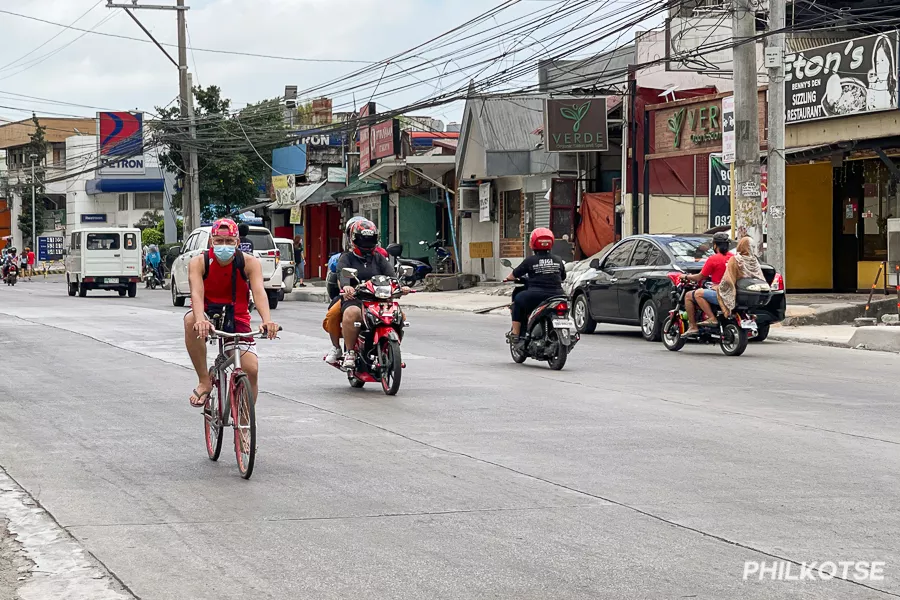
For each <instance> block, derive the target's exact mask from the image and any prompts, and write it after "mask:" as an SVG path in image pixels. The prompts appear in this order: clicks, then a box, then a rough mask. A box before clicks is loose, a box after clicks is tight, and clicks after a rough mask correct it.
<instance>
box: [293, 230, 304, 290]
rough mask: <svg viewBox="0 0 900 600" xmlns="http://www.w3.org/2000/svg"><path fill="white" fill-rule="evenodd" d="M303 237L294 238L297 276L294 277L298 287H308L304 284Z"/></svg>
mask: <svg viewBox="0 0 900 600" xmlns="http://www.w3.org/2000/svg"><path fill="white" fill-rule="evenodd" d="M304 266H305V265H304V263H303V236H300V235H295V236H294V272H295V273H296V276H295V277H294V281H295V282H296V283H295V284H294V285H295V286H296V287H306V284H305V283H303V268H304Z"/></svg>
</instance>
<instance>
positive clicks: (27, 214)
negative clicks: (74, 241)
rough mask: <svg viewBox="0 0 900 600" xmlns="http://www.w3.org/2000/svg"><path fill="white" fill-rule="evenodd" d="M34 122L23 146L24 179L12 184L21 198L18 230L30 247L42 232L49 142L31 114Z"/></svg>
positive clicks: (42, 127) (43, 128) (32, 246)
mask: <svg viewBox="0 0 900 600" xmlns="http://www.w3.org/2000/svg"><path fill="white" fill-rule="evenodd" d="M31 120H32V121H33V122H34V133H32V134H31V141H30V142H28V144H27V145H26V146H25V158H26V159H27V160H28V165H29V166H28V168H27V169H26V171H25V178H26V179H25V181H21V180H20V181H19V182H17V183H16V184H14V186H13V187H14V189H15V192H16V194H17V195H18V196H19V197H20V198H21V199H22V213H21V214H20V215H19V231H21V232H22V239H23V240H28V241H27V242H26V244H27V245H28V246H29V247H31V248H36V247H37V242H36V239H37V236H39V235H41V234H42V233H44V210H45V209H44V184H43V183H42V182H43V181H44V180H45V179H46V178H47V177H46V167H45V166H44V160H45V159H46V157H47V150H48V148H49V147H50V144H49V143H48V142H47V140H46V137H45V134H46V131H47V128H46V127H44V126H42V125H41V124H40V121H38V118H37V117H36V116H35V115H33V114H32V115H31ZM32 154H36V155H37V156H38V159H37V161H38V162H36V163H35V167H34V177H35V180H36V181H32V180H31V158H30V156H31V155H32ZM32 187H33V188H34V196H35V199H36V202H35V209H34V221H35V227H36V229H37V231H35V232H32V231H31V190H32Z"/></svg>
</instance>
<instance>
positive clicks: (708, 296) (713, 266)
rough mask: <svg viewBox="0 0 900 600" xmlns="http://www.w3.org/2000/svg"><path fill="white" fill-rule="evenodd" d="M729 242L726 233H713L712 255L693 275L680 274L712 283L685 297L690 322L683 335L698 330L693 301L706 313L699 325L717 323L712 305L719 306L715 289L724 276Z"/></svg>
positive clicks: (693, 333) (694, 279) (690, 278)
mask: <svg viewBox="0 0 900 600" xmlns="http://www.w3.org/2000/svg"><path fill="white" fill-rule="evenodd" d="M729 243H730V241H729V239H728V234H727V233H724V232H719V233H717V234H715V235H714V236H713V246H714V250H713V255H712V256H710V257H709V258H707V259H706V263H704V265H703V269H702V270H701V271H700V272H699V273H696V274H694V275H682V277H683V278H685V279H688V280H690V281H695V282H702V281H705V280H706V279H707V278H708V279H709V280H710V282H711V283H712V288H711V289H703V288H701V289H698V290H694V291H693V292H691V293H689V294H688V295H687V297H686V298H685V305H686V308H687V314H688V322H689V323H690V327H689V328H688V330H687V331H686V332H685V335H696V334H697V333H699V332H700V329H699V326H698V325H697V309H696V307H695V303H696V305H698V306H700V308H701V310H703V313H704V314H705V315H707V320H705V321H703V322H702V323H700V325H705V326H709V325H716V324H717V321H716V319H715V318H714V316H715V312H714V311H713V307H712V305H716V306H719V295H718V293H717V291H716V290H717V288H718V287H719V284H720V283H721V282H722V278H723V277H724V276H725V269H726V267H727V265H728V258H729V255H728V246H729Z"/></svg>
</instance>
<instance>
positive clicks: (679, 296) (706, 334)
mask: <svg viewBox="0 0 900 600" xmlns="http://www.w3.org/2000/svg"><path fill="white" fill-rule="evenodd" d="M668 277H669V279H670V280H671V281H672V284H673V285H674V286H675V287H674V289H673V290H672V292H671V298H672V305H673V306H674V307H675V308H674V309H672V310H671V311H669V314H668V316H667V317H666V320H665V321H663V325H662V341H663V345H664V346H665V347H666V349H667V350H671V351H672V352H678V351H679V350H681V349H682V348H684V345H685V344H686V343H687V341H688V340H689V339H696V340H697V341H699V342H700V343H702V344H718V345H719V347H720V348H721V349H722V352H723V353H724V354H725V356H740V355H741V354H743V353H744V351H745V350H746V349H747V343H748V342H749V341H750V340H751V339H753V338H755V337H756V336H757V335H759V327H758V326H757V324H756V320H755V319H754V317H753V316H752V315H750V314H749V310H750V309H751V308H754V307H756V306H765V305H767V304H768V303H769V300H770V297H771V295H772V292H771V288H770V287H769V284H768V283H766V282H765V281H763V280H760V279H751V278H747V279H741V280H739V281H738V282H737V290H736V300H737V305H736V306H735V308H734V310H733V311H731V315H730V316H728V317H726V316H725V315H724V314H723V313H722V312H721V311H717V312H716V315H715V317H716V324H715V326H701V327H700V333H699V334H698V335H697V336H696V338H693V337H692V338H688V337H687V336H685V332H686V331H687V330H688V328H689V327H690V321H689V320H688V313H687V302H686V298H687V294H688V293H689V292H692V291H694V290H696V289H699V287H700V286H699V285H698V284H696V283H694V282H692V281H690V280H689V279H687V278H686V277H683V276H682V273H669V274H668ZM697 313H698V314H697V319H698V322H701V321H702V311H701V310H700V309H699V308H697Z"/></svg>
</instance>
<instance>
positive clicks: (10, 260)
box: [3, 246, 19, 279]
mask: <svg viewBox="0 0 900 600" xmlns="http://www.w3.org/2000/svg"><path fill="white" fill-rule="evenodd" d="M16 252H18V251H17V250H16V248H15V246H10V248H9V251H8V252H7V253H6V256H5V257H4V258H3V279H6V273H7V271H8V270H9V265H16V267H18V266H19V263H18V257H17V256H16Z"/></svg>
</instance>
